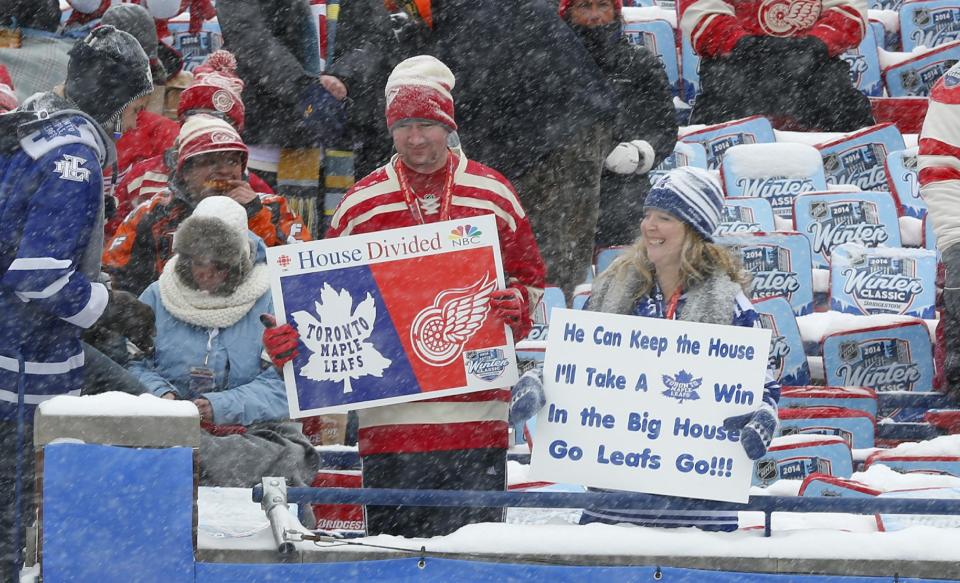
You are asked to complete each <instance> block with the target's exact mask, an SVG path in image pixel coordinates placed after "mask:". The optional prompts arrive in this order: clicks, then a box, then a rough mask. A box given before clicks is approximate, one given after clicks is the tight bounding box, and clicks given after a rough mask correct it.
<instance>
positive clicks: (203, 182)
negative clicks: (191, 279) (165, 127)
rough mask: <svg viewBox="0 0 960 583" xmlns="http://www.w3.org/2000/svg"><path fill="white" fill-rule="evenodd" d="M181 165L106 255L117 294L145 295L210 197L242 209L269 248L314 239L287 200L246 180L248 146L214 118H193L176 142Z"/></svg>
mask: <svg viewBox="0 0 960 583" xmlns="http://www.w3.org/2000/svg"><path fill="white" fill-rule="evenodd" d="M177 143H178V150H177V164H176V168H175V169H174V173H173V178H172V180H171V181H170V183H169V188H168V189H167V190H164V191H163V192H160V193H158V194H155V195H154V196H153V197H152V198H150V200H148V201H147V202H144V203H143V204H141V205H140V206H138V207H137V208H136V209H134V210H133V212H131V213H130V214H129V215H128V216H127V218H126V220H124V222H123V223H122V224H121V225H120V227H119V228H118V229H117V232H116V234H115V235H114V237H113V239H111V241H110V243H109V245H108V246H107V248H106V250H105V251H104V253H103V268H104V270H105V271H107V272H108V273H109V274H110V275H111V277H112V278H113V287H114V289H120V290H124V291H129V292H131V293H134V294H140V293H141V292H143V290H145V289H146V288H147V286H148V285H150V283H152V282H153V281H156V279H157V278H158V277H159V276H160V273H162V271H163V266H164V265H165V264H166V262H167V261H168V260H169V259H170V258H171V257H172V256H173V233H174V232H175V231H176V230H177V227H178V226H179V225H180V223H182V222H183V221H184V219H186V218H187V217H189V216H190V215H191V213H192V212H193V208H194V207H195V206H196V204H197V203H198V202H200V201H201V200H203V199H204V198H206V197H208V196H214V195H225V196H228V197H230V198H232V199H233V200H235V201H237V202H239V203H240V204H241V205H243V207H244V209H245V210H246V211H247V219H248V226H249V228H250V230H251V231H253V233H254V234H256V235H257V236H259V237H260V238H261V239H263V241H264V243H266V245H267V246H268V247H274V246H277V245H283V244H285V243H290V242H294V241H309V240H311V237H310V233H309V231H308V230H307V228H306V227H305V226H304V224H303V222H302V221H301V220H300V217H298V216H297V215H295V214H294V213H293V212H291V211H290V209H289V207H288V206H287V202H286V200H284V198H283V197H281V196H277V195H273V194H264V193H258V192H256V191H254V190H253V188H251V187H250V184H249V182H247V180H245V179H244V176H245V173H246V169H247V146H246V145H245V144H244V143H243V140H242V139H241V138H240V134H239V133H237V130H236V129H234V128H233V126H232V125H230V124H229V123H227V122H225V121H223V120H222V119H219V118H216V117H213V116H209V115H194V116H191V117H190V118H189V119H188V120H187V121H186V122H185V123H184V124H183V127H182V128H181V130H180V135H179V136H178V138H177Z"/></svg>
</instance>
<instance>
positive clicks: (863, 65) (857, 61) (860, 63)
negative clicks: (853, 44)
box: [840, 49, 870, 87]
mask: <svg viewBox="0 0 960 583" xmlns="http://www.w3.org/2000/svg"><path fill="white" fill-rule="evenodd" d="M840 58H841V59H843V60H844V61H846V62H847V66H848V67H850V83H852V84H853V86H854V87H860V81H862V80H863V74H864V73H866V72H867V70H868V69H869V68H870V67H869V65H867V57H866V55H863V54H861V53H860V50H859V49H851V50H849V51H847V52H845V53H843V54H841V55H840Z"/></svg>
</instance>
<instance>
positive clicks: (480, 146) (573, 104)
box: [428, 0, 614, 181]
mask: <svg viewBox="0 0 960 583" xmlns="http://www.w3.org/2000/svg"><path fill="white" fill-rule="evenodd" d="M428 50H429V52H431V53H432V54H433V56H435V57H437V58H438V59H440V60H441V61H443V62H444V63H446V65H447V66H448V67H450V70H451V71H453V74H454V75H456V78H457V82H456V87H455V88H454V90H453V96H454V100H455V103H456V120H457V124H458V125H459V128H460V129H459V134H460V140H461V143H462V144H463V148H464V152H466V154H467V155H468V156H470V159H471V160H476V161H478V162H481V163H483V164H486V165H488V166H491V167H493V168H494V169H496V170H498V171H499V172H501V173H503V174H504V175H505V176H506V177H507V178H509V179H510V180H511V181H515V180H516V179H517V178H518V177H519V176H522V175H523V174H524V173H526V172H527V171H528V170H529V169H530V168H532V167H533V166H535V165H536V164H537V163H538V162H540V161H541V160H543V159H544V158H545V157H546V156H547V155H549V154H550V153H551V152H553V151H555V150H556V149H559V148H565V147H575V146H576V142H575V139H576V138H577V136H578V134H580V133H581V132H582V131H583V130H585V129H586V128H588V127H594V126H596V125H598V124H600V125H609V124H610V123H611V122H612V119H613V115H614V99H613V93H612V91H611V89H610V86H609V84H608V83H607V82H606V80H605V79H604V76H603V74H602V72H601V71H600V69H599V68H598V67H597V66H596V64H595V63H594V62H593V59H591V58H590V55H589V54H588V53H587V52H586V50H585V49H584V47H583V45H582V44H581V43H580V42H578V41H577V38H576V36H575V35H574V34H573V32H572V31H571V30H570V28H569V27H568V26H567V25H566V24H565V23H564V22H563V21H562V20H561V19H560V17H559V16H558V15H557V13H556V11H555V9H554V8H552V7H551V6H549V4H548V3H546V2H543V1H542V0H511V1H510V2H505V3H504V2H478V1H477V0H434V2H433V30H432V31H431V32H430V34H429V41H428Z"/></svg>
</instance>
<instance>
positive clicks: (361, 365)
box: [292, 283, 391, 393]
mask: <svg viewBox="0 0 960 583" xmlns="http://www.w3.org/2000/svg"><path fill="white" fill-rule="evenodd" d="M314 306H315V308H316V317H314V315H313V314H311V313H310V312H306V311H299V312H294V313H293V314H292V316H293V319H294V321H295V322H296V323H297V329H298V330H299V331H300V338H301V340H302V341H303V344H304V346H306V347H307V350H309V351H310V358H309V360H307V364H305V365H304V366H303V368H301V369H300V372H299V374H300V375H301V376H304V377H306V378H308V379H311V380H314V381H332V382H342V383H343V392H344V393H349V392H351V391H352V390H353V389H352V388H351V386H350V381H351V380H353V379H359V378H360V377H362V376H367V375H369V376H375V377H383V371H384V370H386V369H387V367H389V366H390V363H391V361H390V359H388V358H385V357H384V356H383V355H382V354H380V353H379V352H377V349H376V348H375V347H374V346H373V343H372V342H370V341H369V338H370V333H371V332H373V324H374V322H375V321H376V319H377V307H376V304H375V302H374V299H373V296H371V295H370V294H369V293H367V295H366V297H365V298H364V299H363V301H362V302H360V305H358V306H357V308H356V310H354V309H353V298H352V297H351V296H350V292H349V291H348V290H345V289H344V290H340V291H337V290H335V289H334V288H332V287H331V286H330V284H328V283H324V284H323V289H321V290H320V298H319V301H317V302H314Z"/></svg>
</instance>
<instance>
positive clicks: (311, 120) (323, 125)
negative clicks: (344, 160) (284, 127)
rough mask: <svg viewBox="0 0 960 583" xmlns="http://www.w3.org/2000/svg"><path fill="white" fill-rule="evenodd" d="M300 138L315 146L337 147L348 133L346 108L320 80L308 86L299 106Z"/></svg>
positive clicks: (313, 81)
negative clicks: (346, 132)
mask: <svg viewBox="0 0 960 583" xmlns="http://www.w3.org/2000/svg"><path fill="white" fill-rule="evenodd" d="M298 111H299V112H300V119H298V120H297V124H296V125H297V127H298V129H299V130H300V137H302V138H307V140H308V141H309V142H310V143H311V144H312V145H314V146H337V145H338V144H341V142H342V141H343V137H344V135H345V131H346V123H347V119H346V116H347V112H346V106H345V105H344V103H343V102H342V101H337V99H336V98H335V97H334V96H333V95H331V94H330V92H329V91H327V90H326V89H325V88H324V87H323V85H322V84H321V83H320V80H319V79H315V80H312V81H311V82H310V83H308V84H307V85H306V87H305V88H304V90H303V93H302V94H301V96H300V102H299V105H298Z"/></svg>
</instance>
